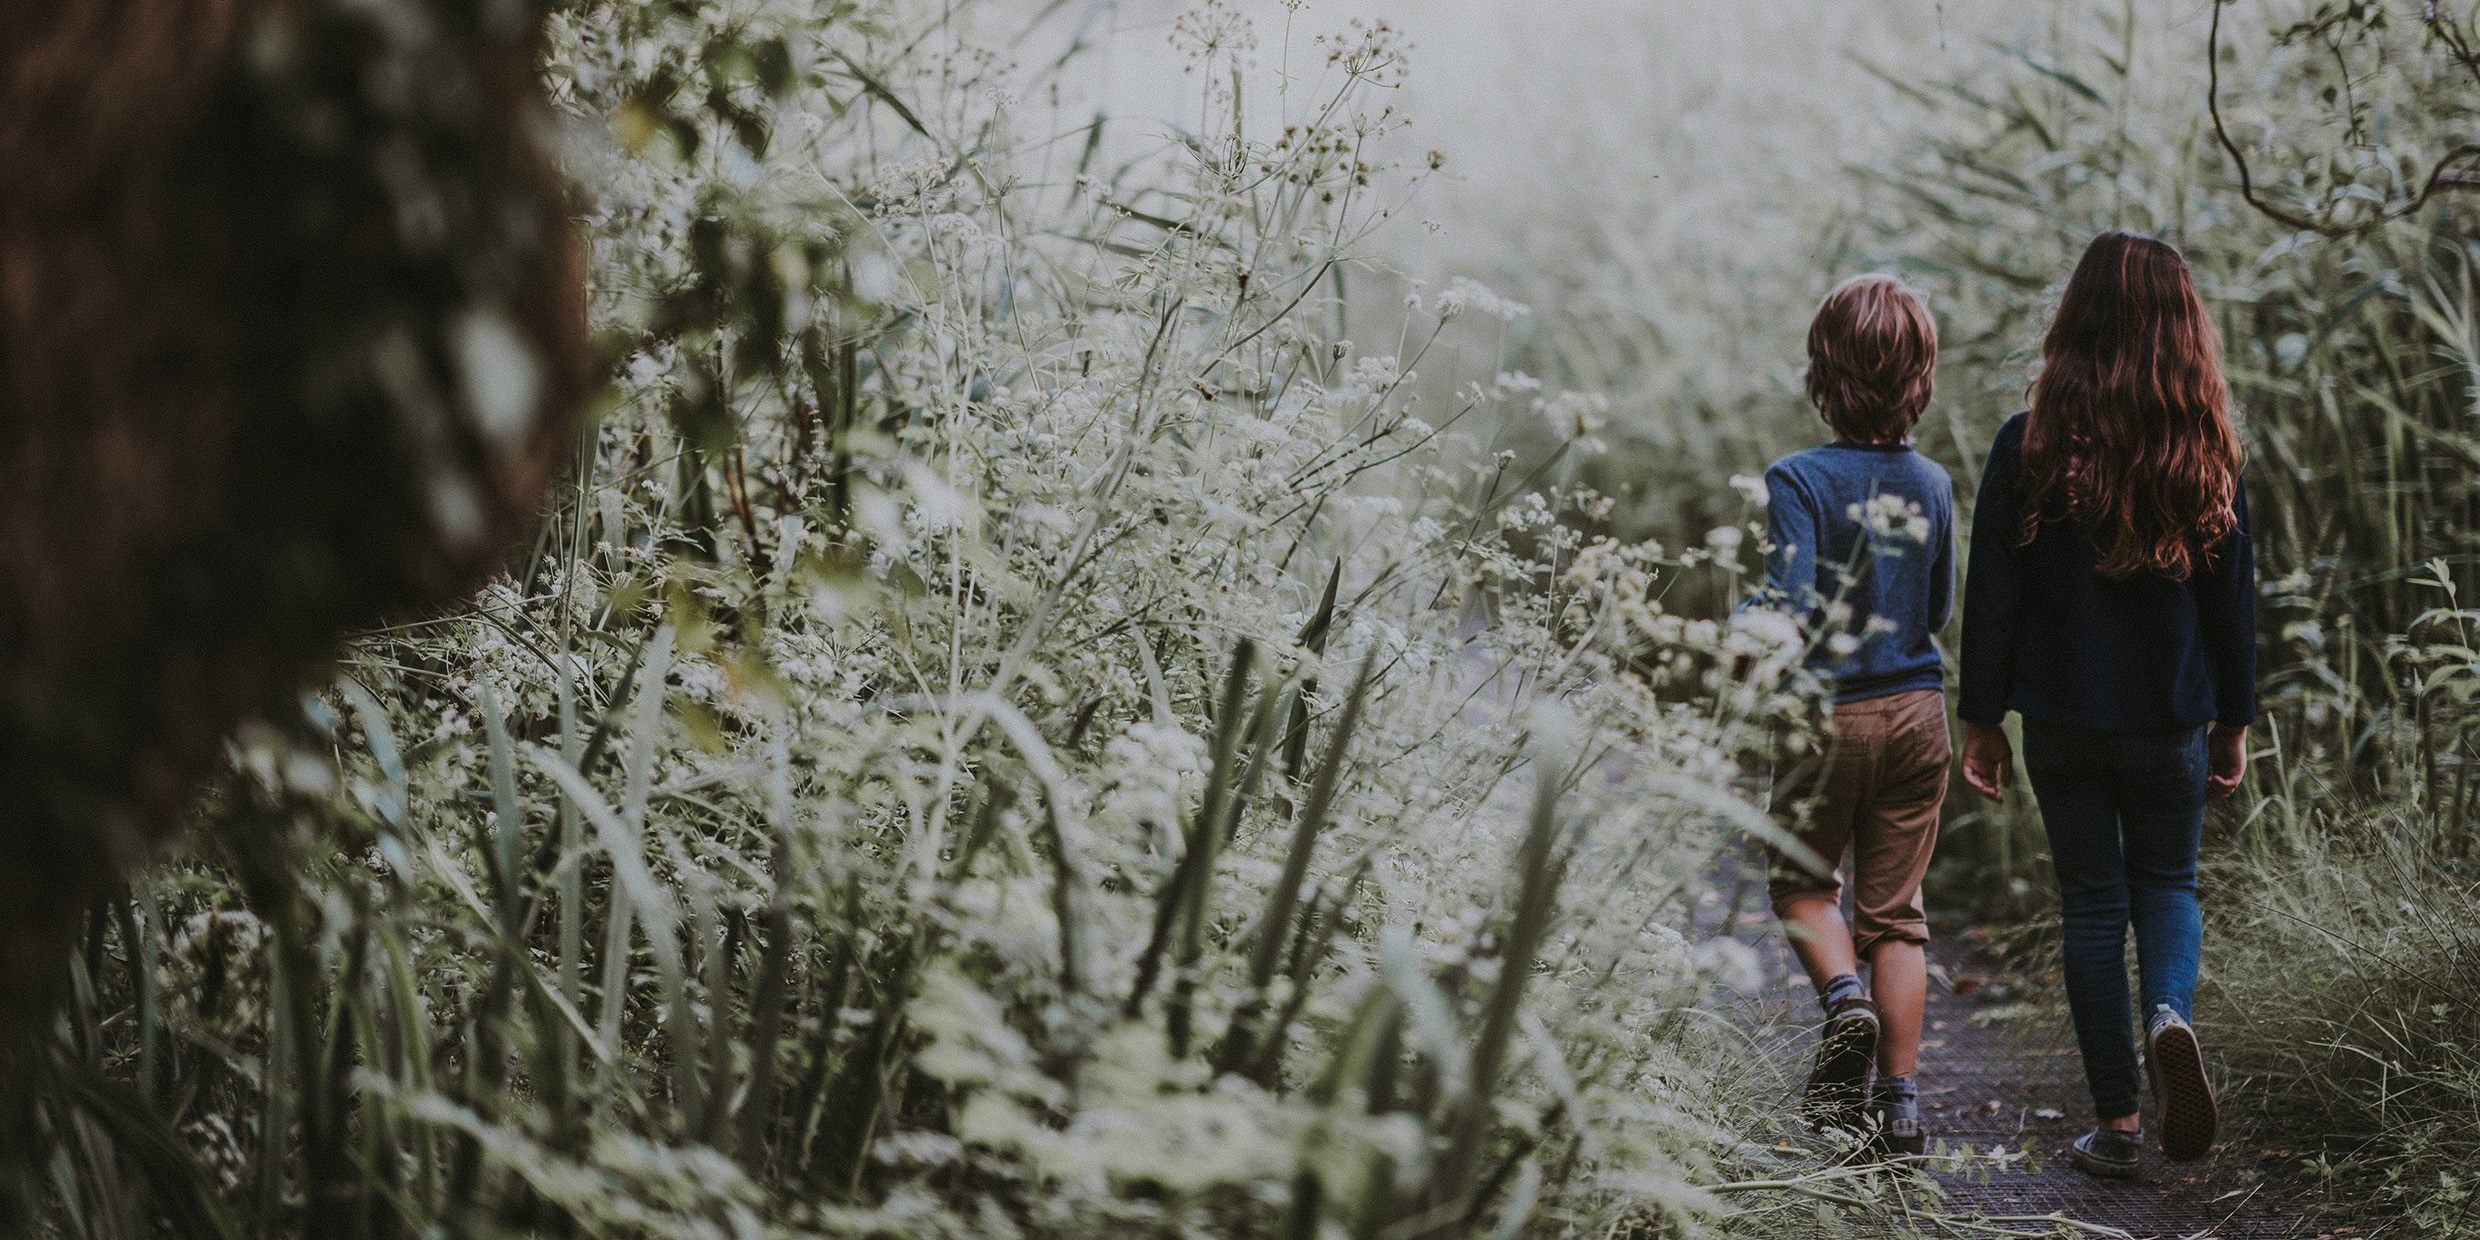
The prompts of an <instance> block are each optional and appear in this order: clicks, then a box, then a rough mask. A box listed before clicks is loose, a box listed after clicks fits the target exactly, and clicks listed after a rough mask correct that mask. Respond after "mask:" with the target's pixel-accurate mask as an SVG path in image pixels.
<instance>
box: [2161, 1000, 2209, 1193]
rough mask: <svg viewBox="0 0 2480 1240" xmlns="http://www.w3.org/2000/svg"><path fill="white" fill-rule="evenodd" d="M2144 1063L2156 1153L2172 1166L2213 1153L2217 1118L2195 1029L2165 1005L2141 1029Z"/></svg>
mask: <svg viewBox="0 0 2480 1240" xmlns="http://www.w3.org/2000/svg"><path fill="white" fill-rule="evenodd" d="M2144 1044H2145V1047H2146V1048H2147V1049H2146V1054H2145V1056H2144V1058H2145V1062H2147V1063H2149V1064H2151V1065H2152V1068H2153V1102H2154V1105H2155V1106H2156V1107H2158V1108H2159V1109H2160V1111H2161V1152H2162V1153H2163V1154H2164V1155H2166V1156H2168V1157H2169V1158H2170V1160H2171V1161H2172V1162H2193V1161H2195V1160H2196V1159H2199V1158H2202V1157H2204V1156H2205V1153H2206V1152H2207V1151H2209V1150H2211V1149H2212V1148H2213V1133H2214V1129H2215V1128H2216V1127H2218V1126H2219V1124H2220V1119H2221V1112H2220V1110H2219V1109H2218V1108H2216V1107H2215V1106H2214V1104H2213V1082H2211V1081H2209V1080H2207V1079H2205V1073H2204V1051H2203V1050H2202V1049H2201V1048H2199V1047H2198V1046H2197V1045H2196V1030H2195V1027H2194V1026H2192V1025H2189V1024H2188V1023H2187V1020H2186V1018H2185V1017H2182V1016H2180V1015H2179V1014H2178V1013H2177V1012H2174V1011H2171V1010H2170V1005H2169V1004H2167V1003H2165V1004H2162V1005H2161V1006H2160V1007H2158V1008H2156V1009H2155V1010H2154V1012H2153V1020H2152V1023H2151V1024H2150V1025H2148V1026H2147V1027H2146V1029H2145V1034H2144Z"/></svg>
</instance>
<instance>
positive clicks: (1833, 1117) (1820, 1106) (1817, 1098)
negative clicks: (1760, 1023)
mask: <svg viewBox="0 0 2480 1240" xmlns="http://www.w3.org/2000/svg"><path fill="white" fill-rule="evenodd" d="M1876 1060H1877V1005H1876V1004H1874V1003H1871V1002H1870V1001H1868V1000H1867V999H1862V998H1851V999H1838V1000H1835V1002H1834V1005H1833V1006H1832V1007H1829V1008H1827V1009H1826V1023H1825V1028H1823V1029H1822V1030H1819V1031H1818V1035H1817V1066H1816V1067H1815V1068H1813V1069H1811V1070H1810V1071H1809V1074H1808V1091H1807V1093H1806V1094H1805V1095H1803V1096H1802V1098H1801V1099H1800V1112H1801V1114H1803V1115H1805V1116H1807V1118H1808V1122H1809V1123H1811V1124H1814V1125H1816V1126H1817V1127H1819V1128H1840V1129H1843V1130H1844V1131H1846V1132H1858V1131H1860V1124H1861V1118H1862V1113H1863V1111H1864V1110H1865V1109H1866V1104H1867V1102H1868V1098H1867V1095H1866V1093H1865V1092H1864V1090H1865V1088H1866V1087H1867V1085H1868V1080H1869V1065H1870V1064H1872V1063H1874V1062H1876Z"/></svg>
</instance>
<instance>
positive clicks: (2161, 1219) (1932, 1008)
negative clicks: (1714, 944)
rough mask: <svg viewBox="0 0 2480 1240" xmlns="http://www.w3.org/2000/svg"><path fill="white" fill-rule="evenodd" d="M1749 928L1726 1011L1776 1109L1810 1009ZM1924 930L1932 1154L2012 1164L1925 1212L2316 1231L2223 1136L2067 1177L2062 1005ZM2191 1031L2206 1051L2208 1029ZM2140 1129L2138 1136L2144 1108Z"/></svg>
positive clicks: (2193, 1228)
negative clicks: (2134, 1172)
mask: <svg viewBox="0 0 2480 1240" xmlns="http://www.w3.org/2000/svg"><path fill="white" fill-rule="evenodd" d="M1727 889H1728V888H1727V886H1726V888H1725V890H1727ZM1762 901H1763V897H1762V895H1761V894H1759V895H1757V896H1755V897H1754V900H1753V901H1752V902H1753V903H1755V904H1757V905H1758V907H1756V908H1754V909H1748V908H1743V910H1742V918H1743V919H1746V918H1752V917H1753V918H1762V917H1764V916H1765V913H1764V911H1763V909H1762ZM1707 916H1710V917H1711V919H1712V920H1710V921H1706V917H1707ZM1699 920H1700V922H1704V923H1705V924H1704V925H1703V927H1702V928H1703V929H1704V930H1705V933H1706V934H1707V935H1714V934H1718V933H1720V932H1721V931H1723V930H1724V929H1725V928H1726V926H1727V925H1728V924H1729V921H1730V914H1729V912H1728V910H1727V908H1724V907H1715V908H1712V909H1711V910H1710V912H1708V913H1707V914H1705V915H1704V916H1700V918H1699ZM1762 929H1763V923H1762V922H1760V923H1759V924H1757V925H1755V926H1748V925H1745V924H1744V920H1743V925H1742V926H1741V927H1740V928H1739V929H1738V931H1737V932H1736V933H1734V934H1733V935H1732V937H1733V938H1735V939H1737V940H1738V941H1740V942H1742V943H1745V944H1747V945H1748V946H1749V947H1750V948H1752V949H1754V950H1755V951H1756V952H1757V954H1758V958H1759V960H1760V962H1761V963H1762V965H1763V969H1762V972H1763V975H1764V977H1765V978H1766V987H1765V989H1764V991H1763V992H1761V993H1759V994H1756V995H1751V996H1748V997H1747V1001H1746V1002H1745V1003H1743V1004H1742V1005H1740V1012H1741V1013H1742V1016H1741V1019H1742V1020H1744V1021H1746V1022H1747V1025H1746V1027H1747V1029H1748V1032H1749V1033H1750V1034H1751V1036H1752V1037H1754V1038H1755V1039H1757V1042H1758V1044H1759V1045H1760V1046H1762V1047H1763V1048H1765V1050H1766V1051H1767V1054H1768V1058H1769V1059H1770V1061H1771V1062H1773V1063H1775V1064H1778V1065H1779V1066H1780V1072H1781V1081H1780V1088H1781V1096H1782V1098H1783V1099H1784V1106H1785V1108H1786V1114H1788V1111H1789V1108H1790V1106H1791V1105H1792V1103H1793V1102H1794V1100H1795V1099H1796V1098H1797V1095H1798V1092H1799V1087H1800V1084H1801V1082H1802V1080H1803V1079H1804V1078H1805V1077H1806V1074H1807V1071H1808V1066H1809V1058H1808V1057H1809V1055H1810V1053H1811V1051H1812V1049H1813V1047H1814V1038H1815V1033H1814V1031H1815V1028H1816V1024H1817V1005H1816V1002H1815V1000H1814V998H1813V997H1812V995H1811V992H1810V990H1809V986H1808V982H1807V979H1806V978H1805V977H1802V976H1801V974H1800V970H1799V966H1798V964H1797V962H1795V961H1794V960H1793V959H1792V956H1791V952H1790V950H1789V948H1788V947H1787V946H1786V945H1785V944H1784V942H1783V940H1782V939H1781V938H1780V937H1779V936H1777V935H1771V934H1766V933H1761V930H1762ZM1932 933H1933V937H1935V938H1936V940H1937V941H1936V942H1933V943H1932V944H1931V946H1930V949H1929V960H1930V964H1931V970H1930V971H1931V980H1930V985H1929V1003H1928V1013H1927V1021H1926V1025H1925V1028H1924V1029H1923V1031H1922V1035H1921V1053H1920V1072H1919V1078H1918V1079H1919V1081H1920V1091H1921V1104H1922V1114H1923V1117H1924V1118H1925V1119H1926V1120H1927V1121H1928V1124H1929V1132H1930V1139H1931V1143H1932V1148H1933V1149H1934V1148H1935V1143H1936V1142H1937V1141H1938V1140H1940V1139H1943V1140H1944V1141H1945V1142H1946V1143H1947V1144H1948V1145H1949V1146H1950V1147H1954V1146H1961V1145H1969V1146H1971V1147H1972V1148H1973V1149H1974V1150H1976V1151H1981V1152H1987V1151H1990V1150H1992V1149H2003V1150H2006V1151H2010V1152H2013V1153H2015V1154H2018V1155H2020V1157H2017V1158H2015V1159H2013V1160H2011V1161H2010V1162H2009V1163H2008V1164H2007V1165H2005V1166H2004V1167H2003V1168H1993V1167H1991V1166H1990V1165H1989V1163H1987V1162H1986V1161H1982V1162H1979V1163H1977V1164H1976V1165H1975V1167H1974V1168H1973V1169H1972V1170H1969V1171H1965V1172H1959V1173H1951V1174H1941V1175H1939V1176H1938V1177H1937V1179H1938V1187H1939V1190H1940V1191H1941V1194H1942V1196H1943V1201H1942V1202H1939V1203H1938V1204H1937V1206H1936V1208H1937V1209H1939V1210H1942V1211H1945V1212H1948V1213H1953V1214H1978V1215H1980V1216H1983V1217H1984V1218H1987V1219H1989V1220H1991V1221H1992V1222H1995V1221H1996V1220H1998V1219H2001V1218H2005V1219H2010V1220H2023V1221H2008V1222H2005V1223H2002V1224H2000V1225H2001V1226H2003V1227H2005V1228H2006V1229H2008V1230H2010V1231H2016V1232H2020V1233H2027V1234H2032V1235H2043V1234H2056V1228H2055V1225H2054V1224H2044V1223H2041V1222H2037V1221H2032V1220H2034V1219H2036V1218H2037V1217H2038V1216H2042V1215H2050V1214H2063V1215H2064V1216H2065V1217H2067V1218H2070V1219H2074V1220H2078V1221H2080V1222H2083V1223H2088V1224H2097V1225H2099V1226H2100V1227H2102V1228H2116V1229H2118V1230H2119V1231H2120V1232H2123V1233H2125V1234H2126V1235H2127V1236H2129V1237H2133V1238H2134V1240H2208V1238H2210V1240H2293V1238H2294V1237H2296V1238H2298V1240H2312V1238H2314V1237H2317V1236H2318V1235H2319V1234H2320V1233H2319V1232H2318V1231H2317V1230H2316V1229H2314V1228H2313V1227H2311V1226H2309V1225H2308V1224H2307V1223H2305V1222H2303V1221H2302V1220H2301V1218H2300V1215H2299V1212H2298V1211H2297V1210H2296V1209H2293V1208H2287V1203H2285V1202H2283V1201H2282V1200H2280V1195H2281V1189H2280V1184H2279V1182H2278V1180H2275V1179H2272V1178H2269V1177H2268V1176H2267V1175H2266V1174H2265V1173H2266V1172H2267V1171H2270V1170H2272V1169H2274V1167H2275V1165H2276V1164H2277V1163H2279V1162H2280V1161H2281V1160H2283V1159H2284V1158H2285V1157H2286V1156H2287V1155H2288V1151H2277V1150H2269V1149H2266V1148H2263V1147H2261V1146H2259V1145H2258V1144H2256V1143H2254V1142H2252V1141H2249V1140H2247V1139H2246V1136H2245V1134H2239V1135H2237V1136H2235V1137H2234V1136H2233V1134H2232V1133H2230V1132H2229V1131H2228V1129H2227V1128H2225V1131H2224V1134H2223V1135H2224V1138H2225V1140H2224V1141H2223V1143H2222V1144H2221V1145H2219V1146H2217V1147H2215V1150H2214V1152H2213V1154H2212V1155H2210V1156H2208V1157H2207V1158H2205V1159H2203V1160H2201V1161H2198V1162H2194V1163H2185V1164H2181V1163H2173V1162H2169V1161H2167V1160H2166V1159H2163V1158H2162V1157H2161V1155H2160V1152H2159V1150H2157V1149H2150V1150H2148V1153H2147V1158H2146V1161H2145V1164H2144V1167H2143V1173H2142V1177H2141V1178H2140V1179H2136V1180H2129V1181H2115V1182H2113V1181H2105V1180H2099V1179H2095V1178H2093V1177H2091V1176H2088V1175H2085V1174H2084V1173H2083V1172H2081V1171H2078V1170H2076V1169H2075V1167H2074V1166H2073V1165H2072V1164H2071V1163H2069V1162H2068V1161H2067V1143H2068V1142H2069V1141H2071V1140H2073V1139H2074V1138H2075V1137H2077V1136H2079V1135H2081V1134H2082V1133H2083V1132H2084V1131H2085V1129H2086V1128H2087V1127H2088V1126H2089V1125H2090V1124H2091V1122H2092V1119H2091V1114H2090V1109H2091V1104H2090V1102H2089V1100H2088V1098H2087V1095H2086V1094H2085V1090H2084V1083H2083V1069H2082V1066H2081V1063H2080V1061H2079V1060H2078V1058H2077V1056H2076V1052H2075V1039H2074V1034H2073V1032H2072V1031H2071V1029H2070V1028H2069V1027H2068V1025H2067V1022H2066V1014H2065V1011H2064V1007H2063V1004H2059V1003H2057V1002H2055V1001H2054V1000H2053V1001H2051V1002H2037V1001H2034V1000H2035V998H2036V997H2035V996H2028V995H2025V994H2023V993H2020V992H2019V990H2018V988H2017V984H2016V983H2015V982H2013V981H2011V980H2010V979H2008V978H2007V977H2005V976H2004V975H2003V974H2001V973H2000V972H1999V971H1998V969H1997V968H1996V966H1995V963H1994V957H1993V956H1992V955H1991V954H1990V953H1988V952H1987V951H1986V950H1984V949H1983V948H1982V946H1981V944H1980V942H1979V940H1977V939H1976V938H1975V937H1974V936H1973V935H1972V934H1971V933H1970V932H1969V931H1968V930H1967V929H1966V928H1964V927H1961V926H1957V925H1951V924H1938V925H1935V926H1934V927H1933V931H1932ZM2203 1033H2204V1036H2205V1039H2206V1041H2205V1047H2206V1050H2207V1053H2208V1055H2209V1054H2210V1052H2211V1049H2212V1042H2211V1036H2212V1035H2211V1031H2210V1030H2205V1031H2203ZM2146 1122H2147V1126H2148V1128H2149V1127H2150V1124H2151V1115H2150V1100H2149V1099H2148V1100H2147V1116H2146ZM1924 1196H1926V1194H1924ZM1924 1229H1925V1230H1928V1231H1930V1234H1939V1233H1940V1232H1943V1233H1945V1234H1952V1235H1982V1236H1986V1235H1989V1234H1991V1233H1990V1232H1988V1231H1986V1230H1973V1229H1969V1228H1937V1227H1925V1228H1924ZM2070 1230H2078V1229H2070ZM2083 1234H2085V1235H2087V1236H2092V1235H2107V1234H2108V1233H2107V1232H2096V1231H2089V1230H2087V1231H2084V1233H2083ZM2335 1240H2359V1237H2356V1236H2349V1235H2344V1236H2339V1237H2336V1238H2335Z"/></svg>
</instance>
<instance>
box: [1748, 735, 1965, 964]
mask: <svg viewBox="0 0 2480 1240" xmlns="http://www.w3.org/2000/svg"><path fill="white" fill-rule="evenodd" d="M1953 756H1954V755H1953V751H1952V749H1951V748H1950V747H1949V746H1948V743H1947V735H1946V695H1945V693H1943V692H1942V691H1940V690H1937V689H1914V690H1912V691H1910V692H1908V693H1897V694H1892V695H1890V696H1887V697H1882V698H1871V699H1869V700H1868V701H1865V702H1853V703H1851V704H1849V705H1846V706H1837V707H1835V708H1834V722H1833V725H1832V726H1831V728H1829V729H1828V731H1827V734H1826V738H1825V750H1824V752H1823V753H1821V754H1818V755H1815V756H1813V757H1811V758H1809V759H1807V760H1806V761H1804V762H1801V763H1798V764H1796V765H1793V766H1791V767H1790V768H1789V769H1787V770H1784V771H1782V772H1780V773H1778V774H1777V776H1776V778H1775V781H1774V796H1773V810H1774V816H1775V817H1776V819H1777V820H1779V821H1780V822H1781V823H1782V824H1783V826H1784V827H1785V829H1787V830H1789V831H1790V832H1791V833H1792V834H1794V835H1796V836H1798V837H1799V840H1800V842H1801V843H1803V844H1806V845H1808V846H1809V847H1810V848H1812V849H1815V850H1816V852H1817V855H1818V856H1821V857H1824V858H1825V859H1826V860H1827V862H1829V863H1831V864H1833V865H1836V866H1838V867H1839V866H1841V865H1842V863H1843V854H1844V851H1845V850H1846V849H1849V850H1850V852H1851V865H1850V870H1851V872H1852V885H1853V886H1855V887H1857V888H1858V889H1859V894H1858V897H1857V899H1856V900H1855V901H1854V904H1855V905H1856V906H1857V908H1856V912H1857V914H1858V915H1857V916H1856V917H1855V918H1854V919H1853V924H1852V935H1851V941H1852V947H1853V949H1854V950H1855V951H1857V952H1858V953H1859V956H1860V958H1861V959H1862V960H1866V959H1868V958H1869V951H1870V949H1872V948H1874V947H1876V946H1877V944H1878V943H1879V942H1880V941H1882V940H1886V939H1892V940H1895V941H1897V942H1904V943H1926V942H1928V941H1929V923H1928V917H1927V915H1926V914H1925V913H1924V912H1923V911H1922V909H1921V906H1920V880H1921V878H1922V877H1923V876H1924V875H1926V874H1927V873H1928V872H1929V855H1930V854H1931V853H1932V852H1934V851H1936V849H1937V828H1938V807H1939V805H1941V804H1943V803H1944V802H1945V800H1946V768H1947V765H1948V764H1949V763H1950V762H1951V761H1952V760H1953ZM1766 889H1767V891H1768V893H1769V894H1771V895H1772V897H1773V903H1774V915H1775V916H1777V917H1780V916H1782V915H1783V913H1784V910H1785V908H1786V907H1787V906H1788V905H1789V903H1790V902H1791V901H1793V900H1797V899H1801V898H1806V897H1814V896H1821V895H1822V896H1826V897H1829V898H1831V899H1834V900H1836V901H1838V902H1839V901H1840V900H1841V899H1842V898H1843V885H1842V881H1841V880H1840V879H1839V878H1838V877H1824V878H1821V877H1819V876H1817V875H1814V874H1811V873H1809V872H1808V871H1807V870H1805V869H1803V868H1802V867H1801V866H1800V865H1799V864H1798V863H1797V862H1794V861H1792V860H1791V859H1790V858H1788V857H1785V856H1783V855H1781V854H1780V853H1776V854H1775V855H1774V858H1773V865H1772V873H1771V874H1770V875H1768V877H1767V882H1766Z"/></svg>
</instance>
